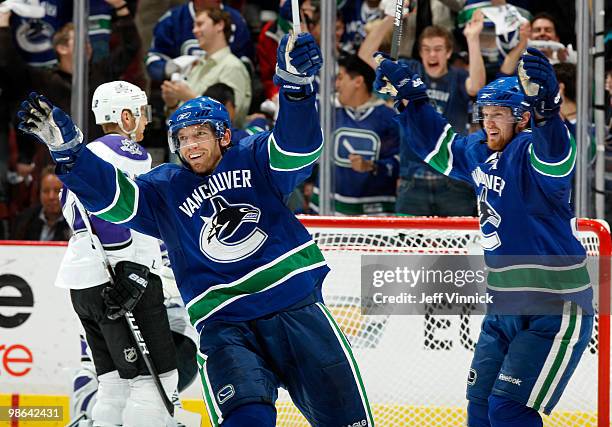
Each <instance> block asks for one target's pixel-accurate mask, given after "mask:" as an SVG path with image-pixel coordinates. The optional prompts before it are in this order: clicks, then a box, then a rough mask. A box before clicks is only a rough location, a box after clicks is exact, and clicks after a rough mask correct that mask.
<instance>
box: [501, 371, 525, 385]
mask: <svg viewBox="0 0 612 427" xmlns="http://www.w3.org/2000/svg"><path fill="white" fill-rule="evenodd" d="M497 378H498V379H499V380H500V381H505V382H507V383H510V384H514V385H517V386H519V387H520V386H521V383H522V382H523V380H520V379H518V378H514V377H511V376H510V375H504V374H499V377H497Z"/></svg>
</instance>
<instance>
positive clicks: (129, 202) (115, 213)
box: [92, 168, 139, 224]
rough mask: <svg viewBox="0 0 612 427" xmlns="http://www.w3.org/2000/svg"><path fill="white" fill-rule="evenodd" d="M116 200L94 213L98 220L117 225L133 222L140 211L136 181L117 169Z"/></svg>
mask: <svg viewBox="0 0 612 427" xmlns="http://www.w3.org/2000/svg"><path fill="white" fill-rule="evenodd" d="M115 174H116V181H115V185H116V189H115V198H114V200H113V201H112V203H111V204H110V205H108V206H107V207H106V208H104V209H102V210H100V211H97V212H92V214H94V215H96V216H97V217H98V218H100V219H103V220H105V221H108V222H113V223H115V224H121V223H123V222H127V221H129V220H131V219H132V218H133V217H134V215H136V211H137V210H138V195H139V191H138V186H137V185H136V183H134V181H132V180H131V179H129V178H128V177H127V176H125V175H124V173H123V172H121V171H120V170H119V169H117V168H115Z"/></svg>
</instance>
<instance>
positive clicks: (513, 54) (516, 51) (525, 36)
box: [499, 22, 531, 76]
mask: <svg viewBox="0 0 612 427" xmlns="http://www.w3.org/2000/svg"><path fill="white" fill-rule="evenodd" d="M530 34H531V24H530V23H529V22H525V23H523V24H521V27H520V29H519V42H518V44H517V45H516V46H514V48H513V49H512V50H511V51H510V52H508V55H506V57H505V58H504V62H503V63H502V65H501V68H500V69H499V72H500V73H501V74H505V75H508V76H511V75H514V73H516V65H517V64H518V62H519V60H520V59H521V55H522V54H523V52H525V49H526V48H527V42H529V35H530Z"/></svg>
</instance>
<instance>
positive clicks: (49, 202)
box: [40, 174, 62, 215]
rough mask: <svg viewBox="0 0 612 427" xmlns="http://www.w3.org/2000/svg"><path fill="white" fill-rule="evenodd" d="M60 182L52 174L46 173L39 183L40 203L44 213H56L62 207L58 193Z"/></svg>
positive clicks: (60, 186) (60, 187)
mask: <svg viewBox="0 0 612 427" xmlns="http://www.w3.org/2000/svg"><path fill="white" fill-rule="evenodd" d="M61 189H62V182H61V181H60V180H59V178H58V177H57V176H55V175H54V174H49V175H46V176H45V177H44V178H43V179H42V181H41V183H40V204H41V205H42V207H43V212H44V213H45V214H51V215H58V214H59V213H60V212H61V210H62V207H61V205H60V199H59V193H60V190H61Z"/></svg>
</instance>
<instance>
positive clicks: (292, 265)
mask: <svg viewBox="0 0 612 427" xmlns="http://www.w3.org/2000/svg"><path fill="white" fill-rule="evenodd" d="M323 265H325V259H324V258H323V254H322V253H321V251H320V250H319V248H318V247H317V245H316V244H315V243H314V242H309V244H307V245H305V246H303V247H302V248H301V249H299V250H297V251H295V252H294V253H292V254H291V255H289V256H287V257H284V258H282V259H278V258H277V259H276V260H275V261H274V262H273V263H271V264H269V265H268V266H266V268H263V269H260V270H259V271H256V272H255V274H249V275H247V276H246V277H242V278H241V279H239V280H238V281H236V282H233V283H230V284H227V285H216V286H211V287H210V288H208V289H207V290H206V292H204V293H203V294H202V295H201V296H200V297H199V299H198V300H197V301H195V302H193V301H192V302H190V303H189V304H188V306H187V307H188V308H187V311H188V313H189V318H190V319H191V323H192V324H193V325H194V326H197V324H199V323H201V322H202V321H204V320H205V319H206V318H208V317H210V316H211V315H212V314H213V313H215V312H216V311H218V310H220V309H221V308H223V307H225V306H226V305H228V304H231V303H232V302H234V301H235V300H237V299H239V298H242V297H245V296H247V295H251V294H254V293H257V292H262V291H265V290H266V289H269V288H271V287H274V286H278V285H280V284H281V283H283V282H285V281H286V280H288V279H290V278H291V277H293V276H295V275H297V274H300V273H302V272H304V271H308V270H313V269H315V268H318V267H321V266H323Z"/></svg>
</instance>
